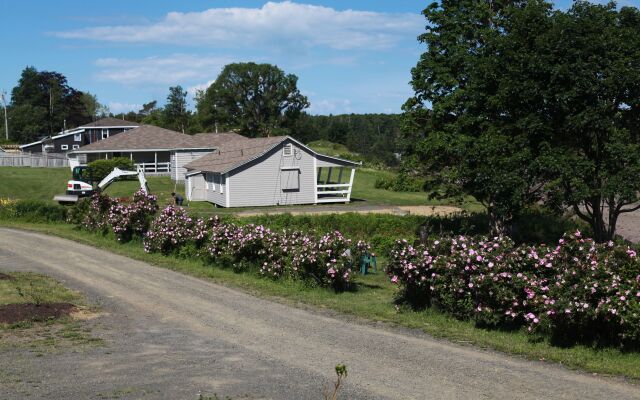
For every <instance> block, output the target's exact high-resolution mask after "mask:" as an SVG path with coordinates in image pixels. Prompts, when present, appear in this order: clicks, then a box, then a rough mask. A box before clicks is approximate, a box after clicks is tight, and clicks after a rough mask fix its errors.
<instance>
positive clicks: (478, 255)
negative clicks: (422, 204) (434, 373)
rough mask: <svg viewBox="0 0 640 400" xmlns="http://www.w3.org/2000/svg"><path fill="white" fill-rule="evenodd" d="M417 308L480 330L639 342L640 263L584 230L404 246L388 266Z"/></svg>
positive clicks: (622, 249)
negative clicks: (533, 240) (521, 241)
mask: <svg viewBox="0 0 640 400" xmlns="http://www.w3.org/2000/svg"><path fill="white" fill-rule="evenodd" d="M387 273H388V274H389V276H390V277H391V281H392V282H394V283H397V284H399V285H401V286H402V289H403V291H404V295H405V299H406V300H408V301H409V302H410V303H411V304H412V305H414V306H432V305H433V306H436V307H438V308H440V309H442V310H443V311H445V312H447V313H450V314H452V315H454V316H455V317H457V318H460V319H474V320H475V321H476V322H477V323H478V324H480V325H489V326H495V327H520V326H524V327H526V329H527V330H528V331H530V332H532V333H538V334H541V335H545V336H549V337H551V338H552V339H553V340H554V341H556V342H562V343H575V342H590V343H599V344H609V343H615V344H618V345H632V346H636V345H638V344H640V328H639V327H640V260H638V258H637V255H636V253H635V251H634V250H633V249H631V248H629V247H628V246H623V245H615V244H613V243H608V244H606V245H599V244H596V243H595V242H593V240H591V239H585V238H583V237H582V235H581V233H580V232H576V233H574V234H570V235H565V236H564V237H563V239H561V240H560V241H559V243H558V245H557V246H545V245H541V246H514V244H513V242H512V241H511V240H509V239H505V238H493V239H491V240H489V239H486V238H469V237H465V236H458V237H455V238H449V239H442V240H435V241H431V242H428V243H427V244H425V245H420V246H416V247H414V246H411V245H410V244H409V243H407V242H406V241H398V242H397V243H396V245H395V247H394V248H393V250H392V252H391V259H390V262H389V265H388V268H387Z"/></svg>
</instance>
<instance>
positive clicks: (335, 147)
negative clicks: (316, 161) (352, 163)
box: [307, 140, 360, 159]
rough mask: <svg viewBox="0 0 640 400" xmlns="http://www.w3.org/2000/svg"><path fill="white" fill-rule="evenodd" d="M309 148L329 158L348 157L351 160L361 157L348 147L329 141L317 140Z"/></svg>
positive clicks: (310, 143)
mask: <svg viewBox="0 0 640 400" xmlns="http://www.w3.org/2000/svg"><path fill="white" fill-rule="evenodd" d="M307 146H309V147H311V148H312V149H313V150H315V151H317V152H318V153H320V154H326V155H328V156H333V157H340V156H342V157H347V156H349V157H350V159H355V158H358V157H360V154H358V153H355V152H353V151H351V150H349V149H348V148H347V146H345V145H343V144H340V143H334V142H330V141H328V140H316V141H314V142H309V143H308V144H307Z"/></svg>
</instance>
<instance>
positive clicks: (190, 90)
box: [187, 79, 215, 98]
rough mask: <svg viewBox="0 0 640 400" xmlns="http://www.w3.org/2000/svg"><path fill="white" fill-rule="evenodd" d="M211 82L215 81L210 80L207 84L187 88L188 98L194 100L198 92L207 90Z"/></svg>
mask: <svg viewBox="0 0 640 400" xmlns="http://www.w3.org/2000/svg"><path fill="white" fill-rule="evenodd" d="M213 82H215V79H211V80H209V81H207V82H203V83H199V84H197V85H193V86H189V87H188V88H187V93H189V96H191V97H192V98H194V97H195V95H196V94H197V93H198V91H199V90H207V88H208V87H209V86H211V84H212V83H213Z"/></svg>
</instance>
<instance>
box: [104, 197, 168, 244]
mask: <svg viewBox="0 0 640 400" xmlns="http://www.w3.org/2000/svg"><path fill="white" fill-rule="evenodd" d="M156 212H158V198H157V197H156V196H155V195H152V194H148V193H145V192H143V191H142V190H139V191H137V192H136V193H135V194H134V195H133V201H132V202H131V203H128V204H127V203H123V202H119V201H115V202H114V203H113V204H111V208H110V209H109V215H108V217H107V222H108V223H109V225H111V230H112V231H113V233H114V234H115V236H116V239H118V241H120V242H128V241H130V240H131V239H133V238H134V237H140V238H142V237H144V235H145V234H146V233H147V231H148V230H149V226H150V225H151V221H152V219H153V217H154V215H155V214H156Z"/></svg>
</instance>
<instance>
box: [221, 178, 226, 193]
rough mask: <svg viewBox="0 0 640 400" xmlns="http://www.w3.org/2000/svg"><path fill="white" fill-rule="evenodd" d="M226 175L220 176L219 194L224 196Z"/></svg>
mask: <svg viewBox="0 0 640 400" xmlns="http://www.w3.org/2000/svg"><path fill="white" fill-rule="evenodd" d="M226 180H227V179H226V175H224V176H223V175H220V194H224V185H225V183H226Z"/></svg>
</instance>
